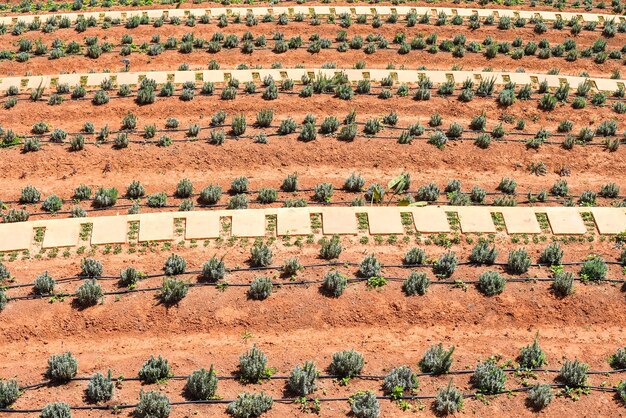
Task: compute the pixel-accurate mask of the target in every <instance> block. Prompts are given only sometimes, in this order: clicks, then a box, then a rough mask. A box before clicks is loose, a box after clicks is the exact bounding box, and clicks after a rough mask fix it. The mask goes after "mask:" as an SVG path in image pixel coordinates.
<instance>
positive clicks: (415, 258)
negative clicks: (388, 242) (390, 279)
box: [402, 247, 426, 266]
mask: <svg viewBox="0 0 626 418" xmlns="http://www.w3.org/2000/svg"><path fill="white" fill-rule="evenodd" d="M425 261H426V252H424V250H422V249H421V248H417V247H413V248H411V249H410V250H409V251H407V252H406V254H405V255H404V258H403V259H402V263H403V264H405V265H408V266H416V265H422V264H424V262H425Z"/></svg>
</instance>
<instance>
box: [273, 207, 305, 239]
mask: <svg viewBox="0 0 626 418" xmlns="http://www.w3.org/2000/svg"><path fill="white" fill-rule="evenodd" d="M300 209H301V208H280V209H278V212H277V213H276V235H278V236H279V237H282V236H286V235H288V236H294V235H309V234H311V233H312V231H311V214H310V212H309V211H308V210H300Z"/></svg>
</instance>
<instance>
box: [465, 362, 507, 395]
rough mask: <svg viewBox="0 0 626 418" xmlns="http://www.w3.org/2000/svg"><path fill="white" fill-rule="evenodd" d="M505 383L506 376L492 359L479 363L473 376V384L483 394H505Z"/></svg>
mask: <svg viewBox="0 0 626 418" xmlns="http://www.w3.org/2000/svg"><path fill="white" fill-rule="evenodd" d="M505 382H506V374H505V373H504V371H503V370H502V368H501V367H499V366H498V365H497V364H496V363H495V361H494V360H492V359H489V360H486V361H484V362H483V363H479V364H478V366H476V371H475V372H474V374H473V375H472V383H473V384H474V386H475V387H476V389H478V391H479V392H481V393H486V394H492V395H495V394H498V393H500V392H503V391H504V384H505Z"/></svg>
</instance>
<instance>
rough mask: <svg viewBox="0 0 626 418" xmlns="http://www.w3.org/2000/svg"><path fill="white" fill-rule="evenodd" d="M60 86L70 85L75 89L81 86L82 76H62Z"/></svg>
mask: <svg viewBox="0 0 626 418" xmlns="http://www.w3.org/2000/svg"><path fill="white" fill-rule="evenodd" d="M58 83H59V84H68V85H69V86H70V87H74V86H76V85H78V84H80V74H60V75H59V80H58Z"/></svg>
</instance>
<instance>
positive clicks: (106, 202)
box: [93, 187, 117, 208]
mask: <svg viewBox="0 0 626 418" xmlns="http://www.w3.org/2000/svg"><path fill="white" fill-rule="evenodd" d="M116 202H117V189H115V188H111V189H105V188H102V187H101V188H99V189H98V190H97V191H96V194H95V196H94V200H93V205H94V207H96V208H108V207H111V206H113V205H115V203H116Z"/></svg>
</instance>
